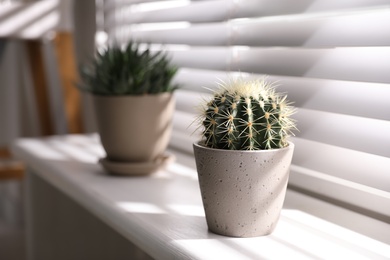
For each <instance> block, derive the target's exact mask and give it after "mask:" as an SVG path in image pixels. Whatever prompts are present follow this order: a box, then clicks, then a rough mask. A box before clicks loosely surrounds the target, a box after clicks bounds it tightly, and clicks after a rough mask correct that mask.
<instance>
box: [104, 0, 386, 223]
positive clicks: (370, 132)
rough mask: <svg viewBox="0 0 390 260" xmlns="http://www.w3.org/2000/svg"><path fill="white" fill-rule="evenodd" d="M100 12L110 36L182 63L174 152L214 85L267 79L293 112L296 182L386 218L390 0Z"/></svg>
mask: <svg viewBox="0 0 390 260" xmlns="http://www.w3.org/2000/svg"><path fill="white" fill-rule="evenodd" d="M101 12H102V13H104V17H105V20H104V24H103V25H102V30H105V31H106V33H107V34H108V39H109V41H110V42H111V43H114V42H116V43H125V42H127V41H128V40H130V39H133V40H137V41H140V42H144V43H150V44H151V47H152V48H155V49H156V50H160V49H164V50H166V51H167V52H168V53H169V54H170V55H171V57H172V61H173V62H174V63H175V64H176V65H178V66H179V67H180V70H179V73H178V75H177V76H176V78H175V81H176V82H177V83H179V84H181V86H182V88H181V89H180V90H179V91H177V92H176V94H175V95H176V99H177V109H176V114H175V118H174V131H173V136H172V141H171V145H172V146H173V147H176V148H178V149H182V150H184V151H186V152H189V153H191V152H192V142H194V141H196V140H198V139H199V129H197V126H196V125H195V124H193V122H194V119H195V116H196V113H197V111H196V107H197V106H198V104H199V103H200V102H201V101H202V99H205V98H206V99H207V98H208V97H210V95H211V94H210V93H211V92H210V91H209V89H213V88H214V87H215V85H216V84H215V82H217V81H218V80H219V79H222V80H225V79H227V78H229V77H237V76H242V77H247V78H259V77H262V76H263V75H268V80H269V81H272V82H277V83H278V85H279V87H278V90H279V91H282V92H285V93H287V94H288V97H289V100H290V101H293V102H295V105H296V106H297V107H298V113H297V114H296V115H295V118H296V119H297V121H298V128H299V130H300V131H299V132H298V133H296V137H294V138H293V139H292V141H293V142H294V143H295V145H296V148H295V153H294V158H293V165H292V167H291V177H290V185H291V186H292V187H295V188H297V189H300V190H304V191H306V192H310V193H313V194H317V195H320V196H325V197H327V198H330V199H332V200H334V201H338V202H342V203H346V204H348V205H350V206H352V207H356V208H358V209H364V210H365V211H366V212H371V213H374V214H373V215H376V216H380V217H381V218H382V219H385V220H386V221H389V220H390V207H388V205H389V203H390V85H389V83H390V34H389V31H390V3H389V1H388V0H361V1H353V0H345V1H339V0H313V1H306V0H297V1H281V0H209V1H188V0H176V1H159V2H157V1H140V0H139V1H135V0H133V1H130V0H123V1H119V0H117V1H109V0H106V1H105V4H104V5H103V6H102V7H101Z"/></svg>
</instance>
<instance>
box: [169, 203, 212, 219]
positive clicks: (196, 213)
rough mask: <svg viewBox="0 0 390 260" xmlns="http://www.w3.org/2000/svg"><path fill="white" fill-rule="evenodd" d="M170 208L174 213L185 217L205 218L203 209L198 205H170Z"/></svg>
mask: <svg viewBox="0 0 390 260" xmlns="http://www.w3.org/2000/svg"><path fill="white" fill-rule="evenodd" d="M168 208H169V209H171V210H172V211H173V212H175V213H177V214H179V215H183V216H191V217H204V216H205V214H204V210H203V207H202V206H198V205H184V204H170V205H168Z"/></svg>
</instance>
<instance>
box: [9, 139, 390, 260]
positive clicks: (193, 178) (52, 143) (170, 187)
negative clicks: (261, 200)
mask: <svg viewBox="0 0 390 260" xmlns="http://www.w3.org/2000/svg"><path fill="white" fill-rule="evenodd" d="M13 150H14V152H15V154H16V155H17V156H18V157H19V158H20V159H22V160H24V161H25V162H26V164H27V165H28V166H29V167H30V169H31V170H32V171H33V172H34V174H37V175H39V176H40V177H41V178H43V179H44V180H46V181H48V182H49V183H50V184H52V185H53V186H54V187H56V188H57V189H59V190H61V191H62V192H64V193H65V194H67V195H68V196H70V197H72V198H73V199H74V200H75V201H76V202H78V203H79V204H80V205H82V206H83V207H85V208H86V209H88V210H89V211H90V212H91V213H92V214H94V215H95V216H96V217H98V218H100V219H101V220H103V221H104V222H106V223H107V224H108V225H109V226H111V227H112V228H113V229H114V230H116V231H117V232H119V233H121V234H122V235H124V236H125V237H126V238H127V239H128V240H130V241H132V242H133V243H134V244H136V245H137V246H138V247H139V248H141V249H142V250H143V251H145V252H146V253H148V254H149V255H150V256H152V257H154V258H156V259H174V258H176V259H187V258H188V259H263V258H267V259H270V258H271V259H285V258H289V259H313V258H321V259H324V258H325V259H387V258H390V235H389V234H390V225H389V224H388V223H383V222H381V221H378V220H376V219H372V218H369V217H367V216H364V215H361V214H358V213H355V212H353V211H350V210H347V209H343V208H340V207H337V206H334V205H332V204H330V203H326V202H323V201H320V200H317V199H314V198H311V197H309V196H306V195H303V194H301V193H298V192H295V191H292V190H288V192H287V195H286V201H285V205H284V209H283V211H282V214H281V218H280V221H279V223H278V225H277V227H276V230H275V231H274V233H272V234H271V235H270V236H266V237H257V238H230V237H224V236H219V235H215V234H213V233H210V232H208V230H207V226H206V221H205V219H204V212H203V207H202V203H201V197H200V192H199V187H198V182H197V175H196V170H195V169H194V165H195V162H194V159H193V158H192V157H191V156H188V155H185V154H182V153H180V152H177V151H171V152H172V153H174V154H175V155H176V157H177V159H176V162H175V163H173V164H171V165H170V166H169V167H168V168H167V169H166V170H164V171H161V172H159V173H156V174H154V175H152V176H149V177H129V178H115V177H112V176H109V175H107V174H105V173H104V171H103V170H102V168H101V167H100V165H99V164H97V163H96V162H97V160H98V158H100V157H102V156H103V155H104V151H103V149H102V147H101V146H100V144H99V142H98V138H97V136H96V135H91V136H85V135H71V136H62V137H50V138H47V139H21V140H19V141H18V142H17V143H16V144H15V145H14V147H13Z"/></svg>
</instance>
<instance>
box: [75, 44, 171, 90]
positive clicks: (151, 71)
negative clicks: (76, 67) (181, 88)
mask: <svg viewBox="0 0 390 260" xmlns="http://www.w3.org/2000/svg"><path fill="white" fill-rule="evenodd" d="M177 70H178V68H177V67H175V66H173V65H171V64H170V60H169V59H168V57H167V55H166V53H164V52H161V51H158V52H153V53H152V52H151V51H150V50H149V48H146V49H145V50H141V49H140V48H139V44H137V43H135V42H132V41H130V42H129V43H128V44H127V45H126V46H125V47H124V48H120V47H118V46H114V47H109V48H107V49H106V50H104V51H102V52H98V53H97V54H96V56H95V58H94V59H93V60H92V61H91V62H90V63H89V64H84V65H82V66H81V67H80V77H81V79H82V81H81V83H80V84H78V87H79V89H81V90H83V91H87V92H91V93H93V94H95V95H144V94H157V93H162V92H173V91H174V90H176V89H177V87H178V86H177V85H173V84H172V83H171V82H172V79H173V77H174V75H175V74H176V72H177Z"/></svg>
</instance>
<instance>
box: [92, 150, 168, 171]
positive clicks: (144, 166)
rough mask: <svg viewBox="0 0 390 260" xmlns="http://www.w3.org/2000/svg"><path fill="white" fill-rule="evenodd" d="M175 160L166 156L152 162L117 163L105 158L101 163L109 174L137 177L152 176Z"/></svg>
mask: <svg viewBox="0 0 390 260" xmlns="http://www.w3.org/2000/svg"><path fill="white" fill-rule="evenodd" d="M174 160H175V156H174V155H172V154H164V155H162V156H160V157H158V158H157V159H156V160H154V161H151V162H116V161H111V160H109V159H108V158H107V157H105V158H101V159H100V160H99V163H100V164H101V165H102V166H103V168H104V169H105V170H106V171H107V172H108V173H109V174H112V175H128V176H132V175H134V176H137V175H148V174H152V173H154V172H156V171H158V170H160V169H162V168H163V167H165V166H166V165H167V164H169V163H170V162H173V161H174Z"/></svg>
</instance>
